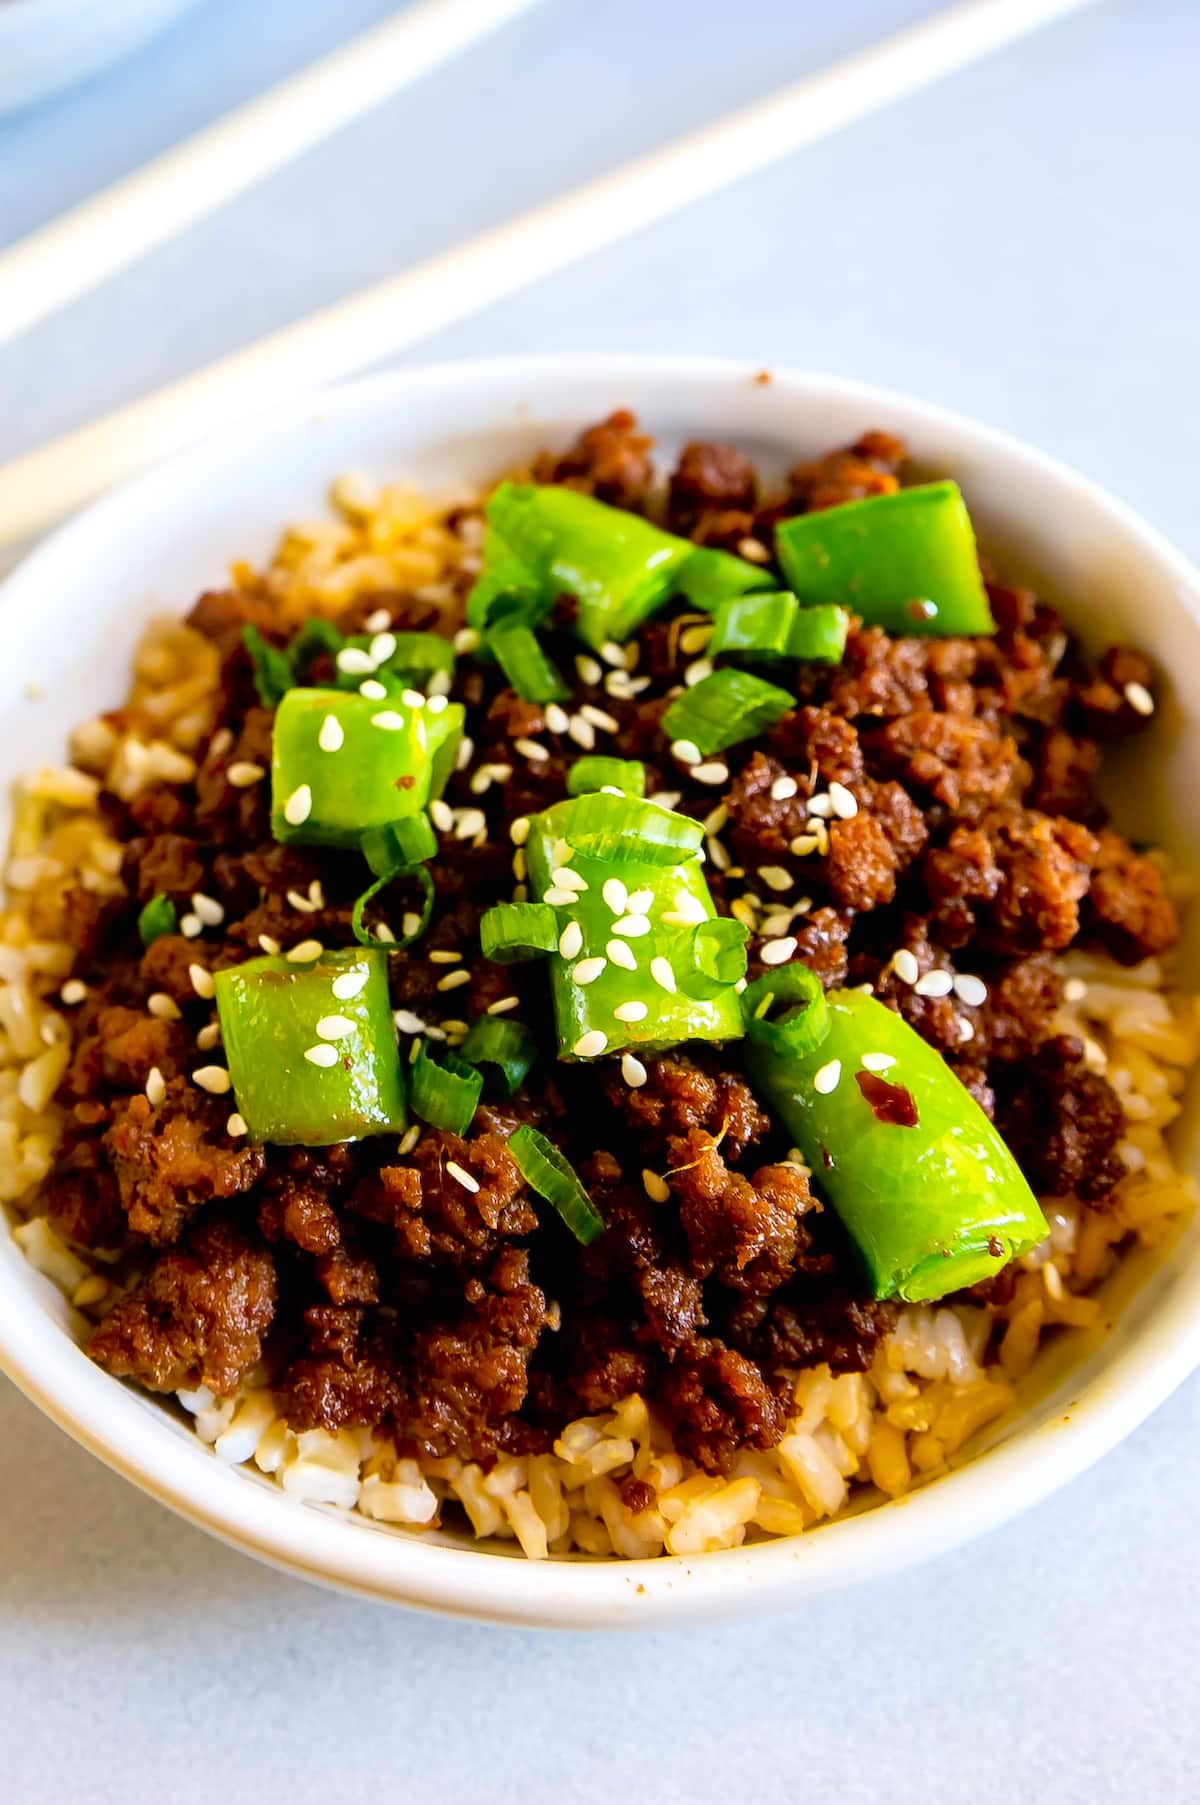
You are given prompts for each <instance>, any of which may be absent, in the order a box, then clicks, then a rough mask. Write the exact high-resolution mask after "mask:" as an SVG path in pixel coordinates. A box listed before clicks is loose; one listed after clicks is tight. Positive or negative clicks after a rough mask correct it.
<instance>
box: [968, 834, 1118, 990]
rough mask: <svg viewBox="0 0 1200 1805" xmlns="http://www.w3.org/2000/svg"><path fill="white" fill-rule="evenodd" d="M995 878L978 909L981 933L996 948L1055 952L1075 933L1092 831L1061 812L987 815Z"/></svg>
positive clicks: (1091, 851)
mask: <svg viewBox="0 0 1200 1805" xmlns="http://www.w3.org/2000/svg"><path fill="white" fill-rule="evenodd" d="M984 829H985V831H986V832H987V834H988V836H989V838H990V839H991V842H992V848H993V852H994V855H995V859H996V863H997V865H998V867H999V871H1000V882H999V884H998V886H997V888H996V892H995V895H994V896H993V897H992V899H991V900H990V902H989V903H988V904H987V905H986V907H985V908H983V909H981V911H980V921H981V933H980V938H981V940H982V942H983V944H984V945H985V946H987V947H988V948H989V949H990V950H991V951H994V952H997V953H1007V954H1013V955H1019V954H1021V953H1035V952H1042V951H1046V952H1060V951H1061V950H1062V949H1063V948H1064V947H1067V946H1069V945H1070V944H1071V941H1072V940H1073V939H1074V938H1075V936H1076V934H1077V933H1078V932H1079V909H1080V904H1081V902H1082V901H1083V898H1084V897H1085V896H1086V895H1087V892H1088V886H1089V884H1090V882H1091V867H1092V861H1093V859H1094V858H1095V856H1096V851H1097V843H1096V839H1095V836H1094V835H1093V834H1091V833H1090V832H1089V831H1088V829H1087V828H1086V827H1084V826H1082V825H1081V824H1080V823H1079V822H1077V821H1068V820H1067V819H1066V818H1065V817H1064V816H1062V815H1040V814H1038V813H1037V812H1036V811H1034V810H1031V809H1016V808H1014V809H1008V810H1005V811H1003V812H996V813H994V814H991V815H989V816H987V817H986V818H985V820H984Z"/></svg>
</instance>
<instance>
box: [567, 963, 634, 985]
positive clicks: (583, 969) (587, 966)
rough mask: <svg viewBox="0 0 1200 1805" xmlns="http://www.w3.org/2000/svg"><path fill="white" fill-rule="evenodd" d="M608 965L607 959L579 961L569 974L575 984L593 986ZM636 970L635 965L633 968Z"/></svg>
mask: <svg viewBox="0 0 1200 1805" xmlns="http://www.w3.org/2000/svg"><path fill="white" fill-rule="evenodd" d="M607 964H608V960H607V959H581V960H580V961H579V964H578V965H577V966H575V968H574V969H573V971H572V972H571V979H572V982H574V983H576V984H594V983H595V982H596V979H597V978H598V977H599V976H600V973H601V972H602V971H603V970H604V968H605V966H606V965H607ZM634 969H635V970H636V969H637V967H636V964H635V966H634Z"/></svg>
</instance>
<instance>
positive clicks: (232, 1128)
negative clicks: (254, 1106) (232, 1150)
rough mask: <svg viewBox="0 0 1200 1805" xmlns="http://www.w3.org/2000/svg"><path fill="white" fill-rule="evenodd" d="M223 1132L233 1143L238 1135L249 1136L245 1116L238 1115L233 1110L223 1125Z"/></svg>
mask: <svg viewBox="0 0 1200 1805" xmlns="http://www.w3.org/2000/svg"><path fill="white" fill-rule="evenodd" d="M225 1132H226V1134H227V1135H228V1136H229V1137H230V1139H231V1140H234V1141H236V1140H237V1139H238V1137H239V1136H240V1135H243V1134H249V1132H250V1129H249V1126H248V1124H247V1122H246V1118H245V1116H243V1115H239V1114H238V1112H237V1110H236V1109H235V1110H234V1112H233V1114H232V1115H231V1116H230V1117H229V1119H228V1121H227V1122H226V1123H225Z"/></svg>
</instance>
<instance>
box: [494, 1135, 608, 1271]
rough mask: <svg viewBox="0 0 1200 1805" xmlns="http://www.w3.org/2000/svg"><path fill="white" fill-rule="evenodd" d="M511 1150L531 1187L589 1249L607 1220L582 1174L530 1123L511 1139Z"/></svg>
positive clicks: (509, 1148) (509, 1139) (509, 1140)
mask: <svg viewBox="0 0 1200 1805" xmlns="http://www.w3.org/2000/svg"><path fill="white" fill-rule="evenodd" d="M508 1151H509V1152H510V1153H511V1154H512V1156H513V1158H514V1159H515V1160H516V1162H517V1167H518V1169H519V1171H520V1174H521V1177H522V1178H523V1179H524V1180H525V1183H526V1184H527V1185H529V1186H530V1188H531V1189H532V1190H534V1191H536V1192H537V1194H538V1196H539V1197H544V1198H545V1199H546V1202H547V1203H552V1204H553V1205H554V1208H555V1209H556V1210H557V1211H558V1213H559V1215H560V1216H561V1217H562V1219H563V1221H564V1222H565V1223H566V1225H567V1227H568V1228H569V1229H570V1231H571V1233H572V1234H573V1235H574V1236H575V1239H576V1240H577V1241H581V1242H582V1243H583V1245H584V1246H585V1247H588V1246H590V1245H591V1243H592V1242H593V1241H594V1240H595V1239H596V1236H597V1235H602V1234H603V1233H604V1219H603V1217H602V1216H601V1215H600V1213H599V1211H598V1210H597V1209H596V1206H595V1205H594V1204H593V1202H592V1200H591V1198H590V1197H589V1196H588V1194H587V1192H586V1191H585V1190H584V1188H583V1185H582V1184H581V1183H580V1179H579V1174H578V1173H577V1172H576V1170H575V1168H574V1166H573V1165H572V1164H571V1162H570V1161H569V1160H568V1159H566V1158H565V1157H564V1155H563V1154H561V1153H560V1152H559V1150H558V1148H557V1147H556V1146H555V1145H554V1143H553V1142H552V1141H548V1140H547V1139H546V1137H545V1135H544V1134H541V1133H539V1131H538V1130H537V1129H536V1128H531V1127H530V1126H529V1124H528V1123H527V1122H523V1123H522V1124H521V1126H520V1127H519V1128H517V1129H515V1130H514V1131H513V1133H512V1134H511V1135H510V1136H509V1138H508Z"/></svg>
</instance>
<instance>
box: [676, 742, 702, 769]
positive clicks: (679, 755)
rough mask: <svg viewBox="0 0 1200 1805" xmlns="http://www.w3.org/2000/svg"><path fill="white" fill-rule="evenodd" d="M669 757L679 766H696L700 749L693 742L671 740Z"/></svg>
mask: <svg viewBox="0 0 1200 1805" xmlns="http://www.w3.org/2000/svg"><path fill="white" fill-rule="evenodd" d="M671 756H672V758H674V759H676V760H677V761H678V763H679V764H681V765H698V764H699V763H700V748H699V746H698V745H697V744H696V742H695V740H672V742H671Z"/></svg>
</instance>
